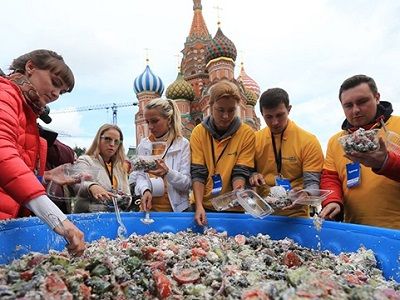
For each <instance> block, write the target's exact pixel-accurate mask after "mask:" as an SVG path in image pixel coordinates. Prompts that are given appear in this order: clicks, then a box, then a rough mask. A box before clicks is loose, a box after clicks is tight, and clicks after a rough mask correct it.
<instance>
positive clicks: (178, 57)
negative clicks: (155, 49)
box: [174, 53, 181, 72]
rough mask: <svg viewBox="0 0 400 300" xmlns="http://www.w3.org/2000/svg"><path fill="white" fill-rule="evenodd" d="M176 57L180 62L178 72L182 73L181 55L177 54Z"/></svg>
mask: <svg viewBox="0 0 400 300" xmlns="http://www.w3.org/2000/svg"><path fill="white" fill-rule="evenodd" d="M174 56H175V57H176V59H177V61H178V72H181V54H180V53H178V54H175V55H174Z"/></svg>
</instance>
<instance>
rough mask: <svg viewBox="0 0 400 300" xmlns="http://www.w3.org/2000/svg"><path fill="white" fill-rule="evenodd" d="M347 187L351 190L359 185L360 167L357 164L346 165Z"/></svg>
mask: <svg viewBox="0 0 400 300" xmlns="http://www.w3.org/2000/svg"><path fill="white" fill-rule="evenodd" d="M346 175H347V187H348V188H352V187H354V186H358V185H359V184H360V183H361V166H360V163H359V162H351V163H348V164H346Z"/></svg>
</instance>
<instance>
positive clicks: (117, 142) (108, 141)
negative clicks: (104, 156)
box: [100, 135, 121, 146]
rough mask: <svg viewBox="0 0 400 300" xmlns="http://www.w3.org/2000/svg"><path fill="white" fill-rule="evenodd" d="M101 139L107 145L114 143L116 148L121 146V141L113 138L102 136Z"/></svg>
mask: <svg viewBox="0 0 400 300" xmlns="http://www.w3.org/2000/svg"><path fill="white" fill-rule="evenodd" d="M100 138H101V139H103V140H104V141H105V142H106V143H107V144H111V143H113V144H114V145H115V146H119V144H121V140H114V139H113V138H110V137H109V136H104V135H102V136H101V137H100Z"/></svg>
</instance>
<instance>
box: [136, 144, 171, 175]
mask: <svg viewBox="0 0 400 300" xmlns="http://www.w3.org/2000/svg"><path fill="white" fill-rule="evenodd" d="M166 151H167V143H166V142H151V143H150V146H149V147H148V148H147V149H144V150H142V153H141V154H140V155H134V156H132V157H131V158H130V160H129V161H130V163H131V166H132V170H133V171H144V172H148V171H150V170H155V169H156V168H157V163H156V160H157V159H161V158H162V157H163V156H164V153H165V152H166Z"/></svg>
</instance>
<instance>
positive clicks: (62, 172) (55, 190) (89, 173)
mask: <svg viewBox="0 0 400 300" xmlns="http://www.w3.org/2000/svg"><path fill="white" fill-rule="evenodd" d="M56 169H57V170H56V172H52V180H51V181H50V182H49V183H48V184H47V187H46V193H47V195H48V196H49V197H50V198H51V199H52V200H53V201H69V200H71V198H74V196H76V197H78V196H80V195H81V193H82V188H83V184H80V185H79V188H78V189H77V190H76V191H75V192H73V191H72V188H68V189H66V188H64V187H65V186H68V185H71V186H72V185H75V184H77V183H83V182H84V181H97V179H98V175H99V172H100V169H99V168H98V167H88V166H84V165H82V164H64V165H62V166H59V167H57V168H56ZM61 183H64V184H61ZM61 191H62V192H61ZM67 191H68V193H67V195H66V194H65V192H67Z"/></svg>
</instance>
